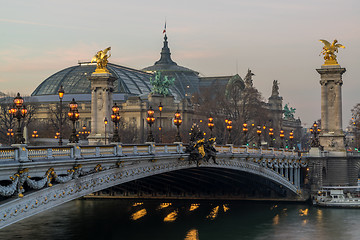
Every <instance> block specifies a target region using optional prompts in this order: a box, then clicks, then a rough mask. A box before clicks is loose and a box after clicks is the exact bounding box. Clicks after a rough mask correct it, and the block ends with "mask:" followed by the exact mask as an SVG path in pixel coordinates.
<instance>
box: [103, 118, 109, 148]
mask: <svg viewBox="0 0 360 240" xmlns="http://www.w3.org/2000/svg"><path fill="white" fill-rule="evenodd" d="M107 125H108V120H107V118H106V117H105V118H104V127H105V145H106V126H107Z"/></svg>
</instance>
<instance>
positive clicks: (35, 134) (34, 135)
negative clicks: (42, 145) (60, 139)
mask: <svg viewBox="0 0 360 240" xmlns="http://www.w3.org/2000/svg"><path fill="white" fill-rule="evenodd" d="M31 137H33V138H38V137H39V134H38V131H35V130H34V131H33V133H32V134H31Z"/></svg>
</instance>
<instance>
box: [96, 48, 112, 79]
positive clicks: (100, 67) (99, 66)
mask: <svg viewBox="0 0 360 240" xmlns="http://www.w3.org/2000/svg"><path fill="white" fill-rule="evenodd" d="M110 50H111V47H108V48H106V49H104V50H100V51H98V52H97V53H96V55H95V56H94V57H93V58H92V59H91V63H92V62H96V70H95V73H109V70H107V68H106V66H107V63H108V58H109V57H111V53H110V52H109V51H110ZM108 52H109V55H107V53H108Z"/></svg>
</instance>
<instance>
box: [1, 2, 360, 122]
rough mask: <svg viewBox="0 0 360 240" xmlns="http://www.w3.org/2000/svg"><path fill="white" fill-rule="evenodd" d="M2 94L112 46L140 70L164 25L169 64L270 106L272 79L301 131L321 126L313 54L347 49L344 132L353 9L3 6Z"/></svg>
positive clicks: (156, 53) (356, 18) (311, 5)
mask: <svg viewBox="0 0 360 240" xmlns="http://www.w3.org/2000/svg"><path fill="white" fill-rule="evenodd" d="M0 4H1V8H0V29H1V35H0V86H1V87H0V91H2V92H4V93H16V92H20V93H21V95H29V94H31V93H32V92H33V91H34V90H35V88H36V87H37V86H38V85H39V84H40V83H41V82H42V81H43V80H45V79H46V78H47V77H49V76H50V75H52V74H54V73H56V72H58V71H60V70H62V69H64V68H67V67H70V66H74V65H77V64H78V61H88V60H91V58H92V56H93V55H94V54H95V53H96V52H97V51H98V50H100V49H104V48H106V47H108V46H111V48H112V51H111V54H112V56H111V58H110V62H112V63H116V64H119V65H123V66H127V67H132V68H135V69H142V68H144V67H147V66H151V65H153V64H154V62H155V61H157V60H158V59H159V57H160V51H161V48H162V44H163V34H162V31H163V28H164V22H165V19H166V22H167V35H168V41H169V47H170V50H171V53H172V55H171V56H172V59H173V60H174V61H175V62H177V64H178V65H181V66H184V67H187V68H190V69H193V70H195V71H197V72H199V73H200V75H201V76H207V77H211V76H224V75H226V76H228V75H233V74H236V73H238V74H239V75H240V76H242V77H245V75H246V73H247V70H248V69H251V71H252V72H253V73H255V76H254V77H253V81H254V86H255V87H256V88H257V89H258V90H259V91H260V92H261V93H262V96H263V98H264V100H266V101H267V99H268V97H270V95H271V87H272V82H273V80H278V81H279V82H280V86H279V87H280V95H281V96H282V97H283V105H285V104H286V103H288V104H289V106H290V107H293V108H296V113H295V117H296V118H297V117H299V118H300V119H301V120H302V123H303V125H304V126H305V127H309V126H310V125H311V124H312V123H313V121H314V120H317V119H320V84H319V80H320V75H319V74H318V73H317V72H316V70H315V69H317V68H320V67H321V65H322V64H323V62H324V60H323V57H322V56H319V53H320V52H321V50H322V47H323V44H322V43H321V42H319V39H326V40H328V41H329V42H330V41H331V42H332V41H333V40H334V39H335V38H336V39H337V40H338V41H339V43H341V44H343V45H345V47H346V48H345V49H340V50H339V54H338V61H339V64H340V65H341V67H345V68H346V69H347V71H346V73H344V75H343V81H344V84H343V90H342V94H343V127H344V128H345V127H346V126H347V125H348V122H349V120H350V118H351V109H352V108H353V107H354V106H355V105H356V104H357V103H360V94H359V90H360V83H359V78H358V77H357V76H360V67H359V66H360V58H359V56H360V47H356V44H359V43H360V27H359V26H360V14H359V13H360V1H358V0H342V1H335V0H302V1H288V0H271V1H269V0H221V1H219V0H216V1H215V0H191V1H190V0H182V1H173V0H167V1H165V0H160V1H159V0H152V1H149V0H133V1H127V0H122V1H118V0H102V1H94V0H86V1H83V0H72V1H70V0H62V1H54V0H31V1H29V0H12V1H8V0H0Z"/></svg>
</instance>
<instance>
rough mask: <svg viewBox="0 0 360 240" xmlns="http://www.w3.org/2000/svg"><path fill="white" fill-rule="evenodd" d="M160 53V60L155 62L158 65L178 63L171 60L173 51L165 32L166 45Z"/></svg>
mask: <svg viewBox="0 0 360 240" xmlns="http://www.w3.org/2000/svg"><path fill="white" fill-rule="evenodd" d="M160 54H161V57H160V60H159V61H157V62H155V65H157V64H168V65H177V64H176V62H174V61H173V60H171V57H170V55H171V53H170V49H169V47H168V41H167V36H166V33H165V36H164V46H163V48H162V49H161V53H160Z"/></svg>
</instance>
